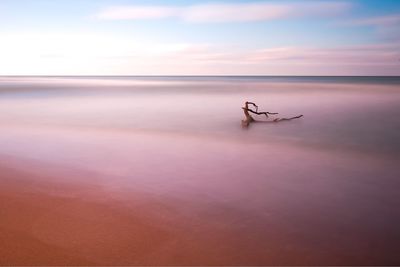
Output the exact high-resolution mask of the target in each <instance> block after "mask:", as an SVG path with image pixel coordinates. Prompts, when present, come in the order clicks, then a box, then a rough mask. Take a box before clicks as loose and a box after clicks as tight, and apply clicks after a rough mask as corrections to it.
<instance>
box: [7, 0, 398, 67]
mask: <svg viewBox="0 0 400 267" xmlns="http://www.w3.org/2000/svg"><path fill="white" fill-rule="evenodd" d="M0 75H400V1H399V0H340V1H339V0H312V1H311V0H310V1H307V0H297V1H289V0H288V1H285V0H284V1H268V0H260V1H239V0H237V1H234V0H232V1H227V0H222V1H216V2H213V0H211V1H195V0H190V1H183V0H173V1H157V0H154V1H153V0H150V1H135V0H0Z"/></svg>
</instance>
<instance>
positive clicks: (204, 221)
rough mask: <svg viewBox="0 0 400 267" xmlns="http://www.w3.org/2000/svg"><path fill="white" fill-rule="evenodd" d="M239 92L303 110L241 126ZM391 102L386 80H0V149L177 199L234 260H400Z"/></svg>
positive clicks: (397, 100)
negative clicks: (219, 239) (273, 120)
mask: <svg viewBox="0 0 400 267" xmlns="http://www.w3.org/2000/svg"><path fill="white" fill-rule="evenodd" d="M246 100H248V101H253V102H256V103H257V104H258V105H259V110H265V111H270V112H279V116H280V117H289V116H294V115H298V114H303V115H304V117H303V118H301V119H298V120H293V121H290V122H281V123H268V122H259V123H254V124H252V125H250V127H249V128H247V129H243V128H242V127H241V119H242V118H243V112H242V110H241V107H242V105H243V103H244V102H245V101H246ZM399 104H400V79H399V78H396V77H394V78H382V77H366V78H363V77H318V78H315V77H1V78H0V128H1V131H0V155H1V156H2V158H7V157H12V158H14V159H15V158H16V159H24V160H33V161H36V162H39V163H40V164H43V165H44V166H47V167H49V166H62V167H67V168H71V169H74V170H78V171H79V170H85V171H91V172H95V173H97V174H98V175H99V176H100V177H102V178H98V179H97V180H96V181H92V182H93V183H96V184H98V185H101V186H102V188H104V190H105V191H106V192H108V193H109V194H111V195H113V199H116V198H118V199H119V198H121V199H123V201H126V202H127V203H129V201H130V200H129V196H130V195H134V194H135V192H141V193H143V192H145V193H146V194H149V195H152V196H155V197H157V198H160V199H163V200H164V199H169V200H170V199H173V200H176V201H177V204H175V205H173V208H171V212H172V213H173V214H175V215H176V214H181V215H182V216H183V215H184V216H186V217H185V218H189V219H187V220H185V221H184V222H182V221H181V222H174V224H176V225H178V226H179V227H183V228H184V229H186V227H187V229H189V230H188V231H189V232H191V231H192V230H194V229H196V231H197V233H202V230H203V231H205V232H207V231H208V232H207V233H208V235H206V236H208V238H210V240H208V241H209V244H211V245H210V248H212V249H213V251H220V252H221V255H222V254H224V253H225V252H226V253H228V252H227V251H229V253H230V254H232V255H238V257H239V256H241V258H240V259H241V260H242V261H236V262H240V263H241V264H247V265H256V264H268V263H271V264H290V265H298V264H314V265H315V264H327V263H329V264H331V265H332V264H381V265H388V264H400V259H399V256H398V255H399V251H398V248H399V247H400V243H399V240H400V230H399V228H398V225H399V223H400V212H399V209H398V207H399V206H400V198H399V197H398V196H399V195H400V191H399V190H400V189H399V188H400V181H399V177H400V170H399V167H398V162H399V156H400V140H399V133H400V119H399V118H400V105H399ZM259 119H260V121H263V120H264V118H259ZM47 167H46V168H47ZM46 168H39V167H38V168H37V169H34V170H31V171H32V172H34V173H36V174H41V173H42V172H44V171H48V170H47V169H46ZM49 168H50V167H49ZM53 171H54V170H53ZM55 172H57V171H55ZM59 177H62V175H60V176H59ZM59 179H69V180H73V179H74V177H72V176H68V178H59ZM88 179H89V178H88ZM76 182H77V183H79V182H82V181H76ZM175 215H174V216H175ZM171 216H172V215H171ZM190 229H191V230H190ZM196 231H193V232H194V233H195V232H196ZM210 233H211V234H210ZM244 233H245V235H244ZM216 236H225V237H226V238H228V240H230V241H229V242H224V243H223V244H224V245H218V246H216V245H215V244H216V243H215V242H214V243H213V239H212V238H213V237H216ZM193 240H194V241H193V242H196V241H195V240H196V238H195V237H193ZM271 240H272V241H271ZM214 241H215V240H214ZM179 242H180V241H179V240H178V241H176V242H175V243H174V244H178V245H179V244H180V243H179ZM212 244H214V245H215V246H216V247H213V245H212ZM266 250H268V251H269V252H268V253H266ZM183 251H184V250H183ZM204 251H207V250H204ZM266 255H267V256H268V257H269V258H268V257H267V256H266ZM204 257H205V258H206V257H207V254H205V255H204ZM283 258H287V260H286V261H285V260H283ZM324 259H325V260H326V261H325V262H324ZM268 260H270V261H268ZM291 260H292V261H291ZM204 262H205V263H206V262H207V261H204ZM222 263H224V262H222ZM225 263H226V262H225Z"/></svg>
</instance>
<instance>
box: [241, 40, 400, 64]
mask: <svg viewBox="0 0 400 267" xmlns="http://www.w3.org/2000/svg"><path fill="white" fill-rule="evenodd" d="M398 48H399V45H397V44H380V45H360V46H347V47H346V46H344V47H337V48H312V47H308V48H299V47H297V48H296V47H279V48H268V49H261V50H257V51H254V52H251V53H249V55H248V56H247V60H248V61H253V62H279V61H280V62H293V63H301V64H322V65H329V64H332V63H335V64H343V65H359V64H361V65H381V64H391V65H394V66H397V67H398V68H400V62H399V58H400V51H399V50H398Z"/></svg>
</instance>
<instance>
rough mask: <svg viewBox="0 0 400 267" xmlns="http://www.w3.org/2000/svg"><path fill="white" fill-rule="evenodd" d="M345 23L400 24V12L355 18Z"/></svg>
mask: <svg viewBox="0 0 400 267" xmlns="http://www.w3.org/2000/svg"><path fill="white" fill-rule="evenodd" d="M345 24H347V25H352V26H376V27H381V26H392V25H396V24H400V14H392V15H386V16H378V17H369V18H360V19H354V20H351V21H349V22H347V23H345Z"/></svg>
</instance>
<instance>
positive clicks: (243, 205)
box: [0, 127, 400, 265]
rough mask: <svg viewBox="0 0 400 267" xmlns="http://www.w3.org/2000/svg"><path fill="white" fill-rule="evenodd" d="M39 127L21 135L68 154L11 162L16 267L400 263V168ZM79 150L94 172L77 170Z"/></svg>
mask: <svg viewBox="0 0 400 267" xmlns="http://www.w3.org/2000/svg"><path fill="white" fill-rule="evenodd" d="M37 131H38V130H37ZM37 131H36V132H35V131H34V130H31V131H29V133H26V132H25V133H20V136H19V138H22V137H25V138H27V139H29V140H30V142H32V143H34V144H36V146H37V149H40V145H43V144H41V143H40V140H46V142H47V143H48V144H53V145H51V146H50V147H51V148H50V151H47V153H50V152H51V153H50V154H56V153H55V151H58V152H59V153H61V154H62V155H63V156H62V158H61V159H62V160H61V161H57V160H55V161H52V162H51V163H50V162H49V161H47V162H43V161H42V162H41V161H39V160H35V159H32V158H29V157H25V159H24V160H21V158H24V157H20V158H18V159H16V158H13V157H10V156H2V157H1V159H2V160H1V166H0V169H1V172H0V173H1V179H0V188H1V189H0V198H1V201H0V205H1V208H0V210H1V217H2V220H1V222H0V236H1V237H2V240H3V242H2V243H1V245H0V259H1V260H0V263H1V264H2V265H343V264H344V265H366V264H368V265H371V264H372V265H373V264H383V265H390V264H398V263H399V257H398V252H399V251H398V248H399V240H400V239H399V238H400V231H399V230H398V222H399V220H400V212H399V211H398V206H399V204H400V200H399V198H398V189H397V188H398V177H399V176H400V172H399V170H398V168H397V163H396V161H392V160H384V159H376V158H374V157H371V156H370V155H365V154H352V155H349V154H343V153H339V152H334V153H333V152H327V151H321V150H310V149H307V150H304V149H302V148H301V147H293V146H288V145H283V144H264V145H262V146H261V147H260V144H249V143H241V144H238V143H237V142H232V141H231V140H226V141H224V142H221V140H216V139H212V138H210V139H208V140H206V142H205V140H204V139H203V138H198V137H190V136H189V137H186V138H183V137H182V136H178V137H177V136H175V135H163V136H162V137H161V136H156V135H152V134H148V133H146V134H142V133H127V132H118V131H117V132H108V133H102V134H100V133H98V132H92V131H87V130H86V131H83V132H82V131H75V132H74V131H71V130H63V129H58V128H57V129H51V128H48V129H46V130H44V128H43V127H42V128H41V129H40V135H39V134H38V132H37ZM3 135H4V132H3ZM13 135H14V138H17V137H16V135H15V132H13ZM90 137H91V138H90ZM53 139H54V143H53ZM21 140H22V139H21ZM56 144H58V146H56ZM61 144H62V145H61ZM94 146H95V147H96V150H93V147H94ZM200 147H201V148H202V149H201V150H200V149H199V148H200ZM30 149H32V148H30ZM76 149H79V153H76V151H78V150H76ZM102 151H103V152H102ZM104 151H106V153H107V154H109V155H112V157H106V154H103V153H104ZM127 152H129V153H130V154H131V155H133V156H132V157H131V158H126V157H125V156H126V154H125V153H127ZM71 155H72V156H74V157H77V158H76V159H74V160H76V162H81V163H82V165H81V166H85V168H82V167H79V164H76V163H75V162H74V161H71V162H70V164H71V163H72V164H73V165H74V167H72V165H70V166H66V160H65V158H63V157H69V156H71ZM134 155H136V156H134ZM138 155H140V156H138ZM104 157H106V158H104ZM70 159H72V158H70ZM107 162H108V164H107ZM294 162H297V163H296V164H294ZM60 163H63V164H60ZM127 166H128V167H127ZM227 166H230V168H227ZM176 171H178V173H179V174H180V175H179V176H176ZM161 173H162V174H163V175H162V176H161V175H160V174H161ZM376 177H379V179H380V180H379V183H378V182H376V180H375V178H376Z"/></svg>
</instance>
